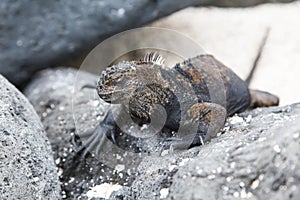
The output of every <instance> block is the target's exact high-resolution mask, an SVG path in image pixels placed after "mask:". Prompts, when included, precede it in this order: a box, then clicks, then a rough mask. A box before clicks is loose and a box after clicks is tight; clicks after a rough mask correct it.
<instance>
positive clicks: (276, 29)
mask: <svg viewBox="0 0 300 200" xmlns="http://www.w3.org/2000/svg"><path fill="white" fill-rule="evenodd" d="M299 19H300V2H299V1H294V0H231V1H227V0H186V1H174V0H161V1H156V0H126V1H122V0H111V1H104V0H73V1H71V0H70V1H67V0H64V1H63V0H53V1H48V0H47V1H35V0H23V1H11V0H2V1H1V2H0V52H1V53H0V73H1V74H3V75H4V76H5V77H6V78H8V79H9V80H10V81H11V82H12V83H14V84H15V85H16V86H17V87H19V88H21V89H22V88H24V87H25V86H26V84H27V83H28V82H29V81H30V80H32V78H33V77H34V76H35V74H36V73H37V72H39V71H40V70H43V69H46V68H49V67H58V66H67V67H75V68H79V67H80V65H81V63H82V61H83V60H84V58H85V57H86V55H87V54H88V53H89V52H90V51H91V50H92V49H93V48H94V47H95V46H97V45H98V44H99V43H100V42H102V41H103V40H105V39H106V38H108V37H110V36H113V35H114V34H117V33H119V32H122V31H125V30H129V29H131V28H136V27H144V26H150V27H161V28H168V29H172V30H176V31H178V32H180V33H182V34H184V35H186V36H188V37H190V38H191V39H193V40H194V41H195V42H197V43H198V44H199V45H200V46H201V47H202V48H203V49H205V50H206V52H207V53H210V54H213V55H214V56H215V57H216V58H217V59H218V60H220V61H222V62H223V63H224V64H225V65H227V66H228V67H230V68H232V69H233V70H234V71H235V72H236V73H237V74H238V75H239V76H241V77H242V78H243V79H245V78H246V77H247V75H248V74H249V73H250V70H251V67H252V66H253V63H254V61H255V58H256V56H257V54H258V53H259V48H260V45H261V42H262V40H263V37H264V36H265V33H266V31H267V30H268V29H269V35H268V37H267V40H266V45H265V47H264V49H263V51H262V53H261V58H260V60H259V62H258V64H257V69H256V71H255V73H254V76H253V80H252V82H251V84H250V87H251V88H256V89H261V90H266V91H269V92H271V93H274V94H277V95H278V96H279V97H280V99H281V105H286V104H291V103H296V102H299V101H300V87H299V86H298V83H299V77H298V76H300V61H299V56H300V37H299V35H300V23H299ZM143 37H147V35H144V36H143ZM136 40H137V41H141V42H142V41H143V38H136ZM165 42H166V43H174V42H175V43H176V41H173V40H172V38H170V39H169V40H166V41H165ZM120 46H122V44H120ZM131 56H132V57H138V56H140V55H139V54H138V53H131V54H130V55H129V56H127V57H128V59H131V58H130V57H131ZM195 56H196V55H195Z"/></svg>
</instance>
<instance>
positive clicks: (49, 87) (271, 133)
mask: <svg viewBox="0 0 300 200" xmlns="http://www.w3.org/2000/svg"><path fill="white" fill-rule="evenodd" d="M75 73H76V72H75V71H74V70H71V69H57V70H48V71H45V72H44V73H43V74H41V76H40V77H39V78H37V79H36V80H35V81H33V82H32V83H31V84H30V86H29V87H28V88H27V89H26V95H27V96H28V98H29V99H30V100H31V102H32V103H33V105H34V106H35V108H36V110H37V112H38V113H39V115H40V116H41V117H42V120H43V124H44V126H45V127H48V128H47V133H48V135H49V138H50V140H51V142H52V143H53V146H54V147H55V148H54V149H56V158H57V159H60V160H61V161H60V164H59V166H60V168H61V170H62V171H63V172H62V181H63V182H64V183H66V185H65V186H64V190H65V192H66V194H65V195H66V196H67V197H79V196H81V197H85V198H86V197H87V196H88V195H86V194H87V192H88V191H89V189H90V188H91V187H94V186H97V185H100V186H101V184H102V183H117V184H118V185H121V186H122V189H120V190H118V191H116V192H114V193H112V195H111V199H235V198H248V199H297V198H298V196H299V189H300V175H299V173H300V172H299V168H300V166H299V159H300V157H299V153H298V151H299V146H300V143H299V140H300V126H299V124H300V104H294V105H290V106H285V107H271V108H258V109H255V110H251V111H246V112H244V113H240V114H238V115H235V116H232V117H230V118H228V120H227V122H226V125H225V127H224V128H223V130H222V131H221V132H220V136H219V137H217V138H214V139H213V140H212V141H211V142H209V143H207V144H206V145H204V146H200V147H195V148H192V149H190V150H186V151H182V152H174V153H169V154H166V155H164V156H157V155H151V156H146V157H145V158H144V159H143V160H142V162H141V163H140V164H139V166H138V168H137V173H136V174H132V175H131V176H129V174H126V173H123V174H122V176H123V178H120V177H119V176H118V175H116V174H115V170H114V169H111V168H109V167H107V166H105V165H104V164H103V163H101V162H99V161H97V160H96V159H94V158H93V157H92V156H90V155H88V156H87V159H85V160H81V159H80V158H79V157H76V155H74V154H73V153H74V149H76V145H74V142H72V138H74V137H73V134H72V133H74V131H75V130H76V131H84V130H87V129H90V128H93V127H95V126H96V125H97V123H99V122H100V121H101V120H102V119H103V116H104V115H105V114H104V113H106V112H107V111H108V110H109V109H110V108H109V107H108V105H107V104H105V103H104V102H102V101H101V100H99V98H98V97H97V95H96V94H95V90H93V89H91V90H89V89H87V88H85V89H80V88H82V87H83V86H84V85H87V84H93V83H94V82H95V81H96V80H97V76H95V75H91V74H87V73H84V72H79V73H78V75H77V78H76V74H75ZM72 87H73V88H75V90H72V89H71V88H72ZM76 88H77V89H76ZM78 88H79V89H80V90H78ZM71 91H80V92H73V93H72V92H71ZM72 99H73V102H75V103H74V104H73V107H72V108H70V107H71V106H70V105H71V101H72ZM49 101H50V102H56V104H55V105H54V106H50V108H51V107H52V108H53V109H52V110H51V112H47V107H49V106H47V107H45V106H43V105H44V103H41V102H49ZM57 102H59V103H57ZM61 105H63V107H64V109H59V107H60V106H61ZM43 113H44V114H43ZM45 113H46V114H45ZM71 113H77V115H78V116H80V117H78V120H77V121H76V120H75V122H74V121H73V120H72V119H71V117H70V115H71ZM97 113H98V114H97ZM100 113H101V114H100ZM75 118H76V117H75ZM61 120H62V121H64V122H63V123H61ZM59 135H60V137H61V138H62V141H63V142H60V140H61V138H60V139H59V140H57V137H59ZM63 138H65V139H63ZM68 166H69V167H68ZM90 168H92V169H93V170H92V171H90V170H89V169H90ZM132 179H134V180H132Z"/></svg>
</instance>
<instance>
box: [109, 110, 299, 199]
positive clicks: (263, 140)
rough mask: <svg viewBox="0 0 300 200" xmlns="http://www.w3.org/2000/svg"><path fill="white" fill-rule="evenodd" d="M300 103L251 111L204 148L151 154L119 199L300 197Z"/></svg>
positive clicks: (229, 122)
mask: <svg viewBox="0 0 300 200" xmlns="http://www.w3.org/2000/svg"><path fill="white" fill-rule="evenodd" d="M299 124H300V104H294V105H290V106H286V107H273V108H264V109H256V110H253V111H247V112H244V113H241V114H239V115H236V116H233V117H231V118H229V119H228V120H227V124H226V126H225V128H224V132H223V134H222V135H221V136H219V137H218V138H216V139H213V140H212V141H211V142H210V143H208V144H207V145H205V146H202V147H196V148H193V149H190V150H189V151H186V152H182V153H179V154H174V155H169V156H165V157H156V156H151V157H147V158H145V159H144V160H143V162H142V163H141V164H140V166H139V168H138V174H139V176H137V179H136V180H135V181H134V182H133V184H132V185H131V187H129V188H125V187H124V188H123V191H122V190H121V191H119V192H117V193H116V194H114V195H115V196H114V198H117V197H118V198H121V197H125V199H129V198H128V197H133V198H138V199H159V198H166V199H278V200H279V199H293V200H296V199H299V197H300V193H299V191H300V174H299V173H300V171H299V169H300V166H299V159H300V154H299V149H300V125H299Z"/></svg>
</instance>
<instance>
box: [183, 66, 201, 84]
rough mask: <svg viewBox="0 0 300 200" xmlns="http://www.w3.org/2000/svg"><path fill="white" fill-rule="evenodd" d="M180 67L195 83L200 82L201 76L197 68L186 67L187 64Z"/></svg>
mask: <svg viewBox="0 0 300 200" xmlns="http://www.w3.org/2000/svg"><path fill="white" fill-rule="evenodd" d="M181 68H182V70H183V71H185V72H186V73H187V74H188V75H189V76H190V77H191V78H192V79H193V80H192V81H193V82H194V83H197V84H199V83H201V81H202V76H201V74H200V72H199V71H198V70H196V69H194V68H191V67H188V66H182V67H181Z"/></svg>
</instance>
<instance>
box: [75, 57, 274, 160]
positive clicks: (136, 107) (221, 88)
mask: <svg viewBox="0 0 300 200" xmlns="http://www.w3.org/2000/svg"><path fill="white" fill-rule="evenodd" d="M163 63H164V59H163V58H162V56H160V55H158V54H156V53H154V52H151V53H148V54H146V56H145V57H144V59H142V60H139V61H122V62H120V63H118V64H116V65H113V66H111V67H108V68H107V69H105V70H104V71H103V72H102V74H101V76H100V79H99V82H98V85H97V92H98V95H99V96H100V98H101V99H103V100H104V101H106V102H109V103H111V104H119V105H120V106H118V107H116V108H115V109H116V110H117V112H112V111H109V112H108V114H107V115H106V117H105V118H104V120H103V121H102V122H101V123H100V124H99V125H98V126H97V127H96V129H94V130H91V131H88V132H86V133H81V134H80V133H79V134H78V135H79V136H80V137H85V136H88V139H87V140H86V141H84V142H83V144H82V148H80V149H79V150H78V152H82V150H83V154H84V156H85V154H86V153H87V152H88V151H91V150H92V149H96V150H95V152H96V153H97V152H99V150H100V148H101V146H102V144H103V141H104V139H105V138H108V139H109V140H111V141H112V142H113V143H114V144H115V145H117V146H119V147H120V148H122V149H124V150H129V151H133V152H147V151H152V150H153V148H152V149H150V150H149V148H148V147H146V146H147V145H145V144H146V143H147V141H148V142H149V141H150V142H154V143H157V144H155V146H156V147H157V146H159V147H162V146H163V145H164V144H168V145H167V146H171V147H172V148H191V147H193V146H199V145H202V144H204V143H205V142H206V141H209V140H210V139H211V138H212V137H215V136H216V134H217V132H218V131H219V130H220V129H221V128H222V127H223V126H224V123H225V119H226V117H228V116H231V115H233V114H235V113H238V112H242V111H244V110H245V109H247V108H254V107H263V106H275V105H278V103H279V98H278V97H276V96H274V95H272V94H269V93H267V92H263V91H259V90H251V89H248V85H247V83H246V82H245V81H243V80H241V79H240V78H239V77H238V76H237V75H236V74H235V73H234V72H233V71H232V70H230V69H229V68H227V67H226V66H225V65H223V64H222V63H221V62H219V61H218V60H216V59H215V58H214V57H213V56H212V55H199V56H196V57H194V58H191V59H188V60H186V61H184V62H182V63H179V64H177V65H175V66H174V67H172V68H168V67H166V66H164V64H163ZM157 105H159V106H158V107H157ZM151 113H152V114H153V115H151ZM154 115H155V116H154ZM128 116H129V118H130V119H132V120H133V121H134V122H136V123H137V124H139V125H144V124H148V125H149V124H150V125H152V126H154V129H155V126H156V125H157V124H158V125H157V126H158V127H157V129H156V131H157V133H156V134H154V136H152V137H134V136H132V135H129V134H127V133H126V132H124V131H122V130H121V129H120V127H119V126H118V125H119V123H117V122H118V121H121V122H122V121H123V122H124V121H125V122H126V120H127V121H128ZM160 118H161V119H160ZM154 121H156V122H155V123H152V122H154ZM160 121H162V122H163V124H160V125H159V123H160ZM179 132H180V134H179ZM177 133H178V134H177ZM154 138H155V139H154Z"/></svg>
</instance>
